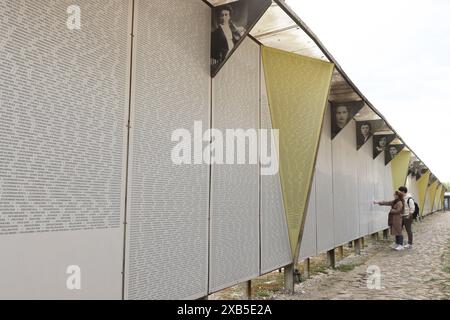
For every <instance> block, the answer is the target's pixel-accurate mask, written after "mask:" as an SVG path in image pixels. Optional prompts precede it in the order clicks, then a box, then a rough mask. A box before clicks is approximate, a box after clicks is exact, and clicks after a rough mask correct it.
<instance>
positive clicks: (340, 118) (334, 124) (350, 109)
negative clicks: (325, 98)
mask: <svg viewBox="0 0 450 320" xmlns="http://www.w3.org/2000/svg"><path fill="white" fill-rule="evenodd" d="M363 106H364V103H363V102H362V101H351V102H341V103H332V104H331V137H332V138H334V137H335V136H336V135H337V134H338V133H339V132H340V131H341V130H342V129H344V127H345V126H346V125H347V124H348V123H349V122H350V120H352V118H353V117H354V116H355V115H356V114H357V113H358V112H359V111H360V110H361V108H362V107H363Z"/></svg>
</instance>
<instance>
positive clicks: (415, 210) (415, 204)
mask: <svg viewBox="0 0 450 320" xmlns="http://www.w3.org/2000/svg"><path fill="white" fill-rule="evenodd" d="M409 199H412V200H413V201H414V199H413V198H411V197H410V198H408V200H406V203H408V206H409ZM419 212H420V208H419V205H418V204H417V202H415V201H414V213H413V216H412V217H413V219H414V220H417V217H418V216H419Z"/></svg>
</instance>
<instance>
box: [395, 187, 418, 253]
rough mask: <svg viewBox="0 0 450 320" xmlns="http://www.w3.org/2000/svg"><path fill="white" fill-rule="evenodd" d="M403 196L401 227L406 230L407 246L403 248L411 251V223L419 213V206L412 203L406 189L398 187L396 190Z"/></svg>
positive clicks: (412, 200) (411, 198)
mask: <svg viewBox="0 0 450 320" xmlns="http://www.w3.org/2000/svg"><path fill="white" fill-rule="evenodd" d="M398 191H400V192H401V193H402V194H403V198H404V199H405V210H404V212H403V221H402V222H403V226H404V227H405V229H406V233H407V234H408V244H407V245H406V246H405V249H412V245H413V232H412V222H413V219H414V218H415V216H416V218H417V214H418V213H419V206H418V205H417V203H416V202H415V201H414V199H413V197H412V195H411V194H410V193H408V188H406V187H404V186H403V187H400V188H398Z"/></svg>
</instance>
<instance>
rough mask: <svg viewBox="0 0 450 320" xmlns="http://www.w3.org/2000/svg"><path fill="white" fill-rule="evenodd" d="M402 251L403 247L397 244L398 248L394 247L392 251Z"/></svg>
mask: <svg viewBox="0 0 450 320" xmlns="http://www.w3.org/2000/svg"><path fill="white" fill-rule="evenodd" d="M403 249H404V248H403V246H402V245H400V244H399V245H398V246H396V247H395V249H394V250H396V251H402V250H403Z"/></svg>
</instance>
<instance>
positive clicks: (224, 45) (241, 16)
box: [211, 0, 271, 77]
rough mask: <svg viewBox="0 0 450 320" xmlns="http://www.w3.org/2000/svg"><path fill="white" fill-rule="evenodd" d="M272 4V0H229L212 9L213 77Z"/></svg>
mask: <svg viewBox="0 0 450 320" xmlns="http://www.w3.org/2000/svg"><path fill="white" fill-rule="evenodd" d="M270 4H271V1H270V0H236V1H228V3H226V4H224V5H220V6H217V7H214V8H213V9H212V17H211V19H212V23H211V24H212V26H211V30H212V31H211V75H212V76H213V77H214V76H215V75H216V73H217V72H218V71H219V69H220V68H221V67H222V65H223V64H224V63H225V62H226V60H227V59H228V57H229V56H230V55H231V54H232V53H233V52H234V50H235V49H236V48H237V47H238V46H239V44H240V43H241V41H242V40H243V39H244V38H245V37H246V36H247V34H248V33H249V32H250V29H251V28H252V27H253V25H254V24H255V23H256V22H257V21H258V20H259V18H260V17H261V16H262V15H263V14H264V12H265V11H266V10H267V9H268V8H269V6H270Z"/></svg>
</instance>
